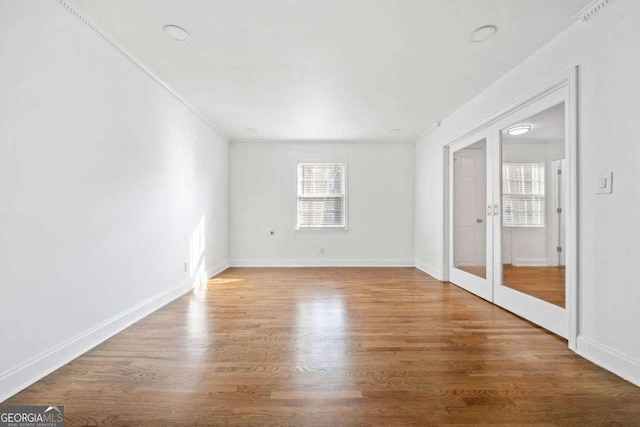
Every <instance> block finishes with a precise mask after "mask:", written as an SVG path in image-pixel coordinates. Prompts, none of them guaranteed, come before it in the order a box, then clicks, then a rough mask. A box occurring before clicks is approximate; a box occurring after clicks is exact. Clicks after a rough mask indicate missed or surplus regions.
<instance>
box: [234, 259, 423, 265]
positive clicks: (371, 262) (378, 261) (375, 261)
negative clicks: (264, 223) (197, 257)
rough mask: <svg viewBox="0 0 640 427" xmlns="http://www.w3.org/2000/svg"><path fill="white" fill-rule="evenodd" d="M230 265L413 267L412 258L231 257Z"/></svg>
mask: <svg viewBox="0 0 640 427" xmlns="http://www.w3.org/2000/svg"><path fill="white" fill-rule="evenodd" d="M230 265H231V267H414V260H413V259H402V258H376V259H358V258H355V259H348V258H333V259H325V258H310V259H260V258H258V259H232V260H231V261H230Z"/></svg>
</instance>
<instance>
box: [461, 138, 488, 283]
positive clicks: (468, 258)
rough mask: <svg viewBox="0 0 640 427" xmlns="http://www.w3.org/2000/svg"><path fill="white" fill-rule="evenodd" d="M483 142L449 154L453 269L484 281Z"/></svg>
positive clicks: (485, 264) (484, 191) (484, 190)
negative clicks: (450, 158) (451, 157)
mask: <svg viewBox="0 0 640 427" xmlns="http://www.w3.org/2000/svg"><path fill="white" fill-rule="evenodd" d="M486 163H487V141H486V139H483V140H481V141H478V142H476V143H475V144H472V145H470V146H468V147H465V148H463V149H461V150H458V151H456V152H455V153H454V154H453V248H454V250H453V265H454V266H455V267H456V268H458V269H460V270H464V271H466V272H467V273H470V274H473V275H475V276H478V277H481V278H483V279H486V278H487V248H486V241H487V222H486V220H485V212H486V210H485V204H486V193H487V171H486Z"/></svg>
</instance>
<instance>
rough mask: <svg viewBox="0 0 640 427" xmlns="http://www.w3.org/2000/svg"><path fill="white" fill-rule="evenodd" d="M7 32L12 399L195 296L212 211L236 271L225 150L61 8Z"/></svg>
mask: <svg viewBox="0 0 640 427" xmlns="http://www.w3.org/2000/svg"><path fill="white" fill-rule="evenodd" d="M0 28H2V32H3V36H2V37H0V63H1V64H2V66H1V67H0V134H1V141H0V194H1V195H2V197H1V198H0V241H1V242H2V244H1V245H0V292H1V297H0V343H1V344H0V347H1V350H0V401H2V400H4V399H5V398H6V397H8V396H9V395H11V394H13V393H15V392H17V391H18V390H19V389H21V388H23V387H25V386H27V385H28V384H29V383H30V382H33V381H35V380H37V379H38V378H40V377H42V376H43V375H45V374H47V373H48V372H50V371H51V370H53V369H55V368H57V367H58V366H59V365H60V364H63V363H66V362H67V361H69V360H71V359H72V358H74V357H76V356H78V355H79V354H81V353H82V352H84V351H86V350H88V349H89V348H90V347H92V346H93V345H95V344H97V343H98V342H100V341H101V340H103V339H106V338H107V337H108V336H109V335H111V334H113V333H115V332H117V331H118V330H119V329H121V328H123V327H125V326H127V325H128V324H129V323H131V322H133V321H135V320H137V319H138V318H140V317H142V316H144V315H145V314H147V313H148V312H150V311H153V309H155V308H157V307H158V306H159V305H162V304H164V303H166V302H168V301H170V300H171V299H173V298H175V297H177V296H179V295H181V294H183V293H184V292H187V291H188V290H189V289H191V288H192V285H193V280H194V277H193V275H190V274H188V273H185V272H184V271H183V270H184V262H185V261H188V257H189V252H190V244H189V242H190V239H191V237H192V235H193V233H194V230H195V229H196V228H197V227H198V224H199V222H200V221H201V218H204V221H203V222H204V230H205V232H204V238H205V246H206V249H205V250H204V254H203V256H200V254H197V256H198V258H199V259H200V258H204V259H205V261H204V263H203V266H204V268H205V269H208V270H209V271H210V272H215V271H216V270H217V269H220V268H224V265H225V262H226V261H227V260H228V234H227V233H228V232H227V230H228V225H227V224H228V219H227V216H228V213H227V212H228V202H227V199H228V143H227V142H226V140H224V139H223V138H222V137H220V136H219V135H218V134H216V133H215V132H214V131H213V130H212V129H211V128H210V127H209V126H208V125H207V124H205V123H204V122H203V121H202V120H201V119H199V118H198V117H197V116H196V115H194V114H193V112H192V111H191V110H189V109H188V108H187V107H186V106H185V105H184V104H182V103H181V102H179V101H178V100H177V99H176V98H175V97H174V96H173V95H171V94H170V93H169V92H168V91H167V90H166V89H164V88H163V87H162V86H160V85H159V84H158V83H157V82H156V81H154V80H152V79H151V78H150V77H149V76H148V75H147V74H145V73H144V72H143V71H141V69H139V68H138V67H136V66H135V65H134V64H133V63H132V62H130V61H129V60H128V59H126V58H125V57H124V56H123V55H122V54H121V53H119V52H118V51H116V50H115V49H113V48H112V47H110V46H109V45H108V44H107V43H106V42H105V41H104V40H102V39H100V38H99V37H98V36H97V35H96V34H95V33H93V32H92V31H91V30H89V29H88V27H87V26H85V25H84V24H83V23H81V22H80V21H79V20H78V19H76V18H75V17H73V16H72V15H71V14H70V13H68V12H67V11H65V10H64V9H63V8H62V7H60V6H59V5H57V4H56V3H54V2H53V1H38V2H31V1H30V2H23V1H18V0H12V1H3V2H1V3H0ZM196 249H197V248H196ZM202 262H203V261H200V260H198V261H196V265H195V266H194V267H197V268H198V269H201V268H202V267H199V264H200V263H202ZM119 316H122V317H119Z"/></svg>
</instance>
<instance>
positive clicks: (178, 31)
mask: <svg viewBox="0 0 640 427" xmlns="http://www.w3.org/2000/svg"><path fill="white" fill-rule="evenodd" d="M164 32H165V33H167V34H168V35H169V37H171V38H172V39H174V40H178V41H179V42H186V41H187V40H189V39H190V38H191V36H190V35H189V33H188V32H187V30H185V29H184V28H180V27H178V26H177V25H167V26H165V27H164Z"/></svg>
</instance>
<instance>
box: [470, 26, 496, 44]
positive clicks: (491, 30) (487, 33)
mask: <svg viewBox="0 0 640 427" xmlns="http://www.w3.org/2000/svg"><path fill="white" fill-rule="evenodd" d="M497 32H498V28H497V27H495V26H493V25H486V26H484V27H480V28H477V29H475V30H474V31H473V32H472V33H471V41H472V42H474V43H480V42H483V41H485V40H489V39H490V38H491V37H493V36H495V35H496V33H497Z"/></svg>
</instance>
